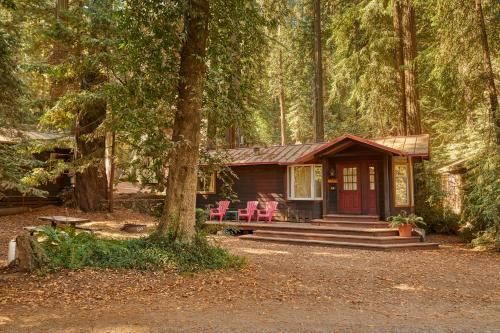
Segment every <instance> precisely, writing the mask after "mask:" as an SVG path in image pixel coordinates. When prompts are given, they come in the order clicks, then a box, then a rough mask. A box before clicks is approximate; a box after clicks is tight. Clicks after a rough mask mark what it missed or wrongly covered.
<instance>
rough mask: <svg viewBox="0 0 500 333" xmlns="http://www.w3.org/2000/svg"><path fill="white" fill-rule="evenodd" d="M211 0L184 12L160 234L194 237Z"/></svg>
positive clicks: (198, 0)
mask: <svg viewBox="0 0 500 333" xmlns="http://www.w3.org/2000/svg"><path fill="white" fill-rule="evenodd" d="M208 21H209V2H208V0H191V1H188V3H187V6H186V9H185V13H184V30H185V39H184V42H183V45H182V50H181V59H180V69H179V84H178V100H177V110H176V113H175V120H174V125H173V135H172V141H173V142H174V144H175V146H174V149H173V151H172V154H171V157H170V162H169V174H168V180H167V189H166V198H165V207H164V213H163V217H162V219H161V221H160V225H159V227H158V232H159V233H160V234H166V233H167V232H170V233H171V234H172V235H173V236H175V237H176V238H179V239H184V240H190V239H191V238H192V236H194V234H195V208H196V186H197V171H198V162H199V147H200V125H201V106H202V97H203V85H204V75H205V67H206V66H205V61H204V59H205V55H206V44H207V37H208Z"/></svg>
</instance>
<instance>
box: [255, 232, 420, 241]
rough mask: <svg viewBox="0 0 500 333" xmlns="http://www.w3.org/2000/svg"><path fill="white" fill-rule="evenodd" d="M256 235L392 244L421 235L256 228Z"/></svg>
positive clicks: (418, 239) (412, 239)
mask: <svg viewBox="0 0 500 333" xmlns="http://www.w3.org/2000/svg"><path fill="white" fill-rule="evenodd" d="M253 235H254V236H259V237H275V238H289V239H309V240H321V241H329V242H348V243H364V244H390V243H398V244H399V243H418V242H419V241H420V237H416V236H414V237H399V236H379V237H375V236H372V235H338V234H317V233H311V232H307V233H303V232H286V231H269V230H255V231H254V233H253Z"/></svg>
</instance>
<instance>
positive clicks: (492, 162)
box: [461, 147, 500, 243]
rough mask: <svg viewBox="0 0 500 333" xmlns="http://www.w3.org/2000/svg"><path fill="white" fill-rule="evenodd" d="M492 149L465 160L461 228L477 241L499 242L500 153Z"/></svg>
mask: <svg viewBox="0 0 500 333" xmlns="http://www.w3.org/2000/svg"><path fill="white" fill-rule="evenodd" d="M492 148H493V147H492ZM493 149H496V148H493ZM495 152H496V150H491V148H490V149H485V150H484V151H482V152H480V153H479V154H478V155H477V156H475V157H474V158H473V159H471V160H470V161H469V162H468V165H467V167H468V172H467V173H466V174H465V186H464V190H465V193H466V195H465V200H464V203H463V207H464V208H463V213H462V219H461V222H462V229H465V230H463V231H464V232H466V233H470V234H471V235H472V237H474V238H476V239H478V242H479V240H483V241H484V240H485V239H490V240H495V241H496V242H497V243H500V155H499V154H498V153H495Z"/></svg>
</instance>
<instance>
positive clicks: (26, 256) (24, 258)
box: [11, 234, 48, 272]
mask: <svg viewBox="0 0 500 333" xmlns="http://www.w3.org/2000/svg"><path fill="white" fill-rule="evenodd" d="M47 263H48V259H47V256H46V255H45V253H44V252H43V249H42V247H41V246H40V244H39V243H38V241H37V240H36V238H35V237H33V236H30V235H28V234H23V235H20V236H17V237H16V260H15V261H14V262H13V263H12V264H11V265H12V266H15V267H16V268H18V269H19V270H20V271H25V272H31V271H33V270H36V269H39V268H42V267H44V266H45V265H46V264H47Z"/></svg>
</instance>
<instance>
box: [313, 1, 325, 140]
mask: <svg viewBox="0 0 500 333" xmlns="http://www.w3.org/2000/svg"><path fill="white" fill-rule="evenodd" d="M321 48H322V45H321V4H320V0H314V112H313V140H314V142H323V141H324V139H325V133H324V132H325V126H324V116H323V61H322V50H321Z"/></svg>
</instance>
